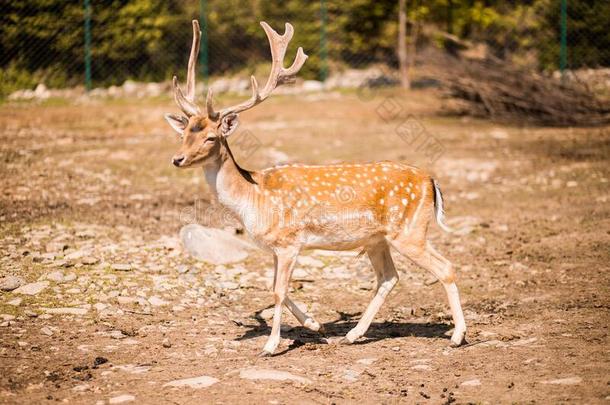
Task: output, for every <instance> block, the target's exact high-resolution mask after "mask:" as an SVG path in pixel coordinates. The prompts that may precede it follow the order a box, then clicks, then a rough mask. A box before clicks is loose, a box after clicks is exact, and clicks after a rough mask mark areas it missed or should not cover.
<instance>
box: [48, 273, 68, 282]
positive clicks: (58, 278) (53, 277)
mask: <svg viewBox="0 0 610 405" xmlns="http://www.w3.org/2000/svg"><path fill="white" fill-rule="evenodd" d="M45 278H46V279H47V280H50V281H53V282H56V283H62V282H63V281H64V273H63V272H62V271H59V270H57V271H53V272H51V273H49V274H47V275H46V277H45Z"/></svg>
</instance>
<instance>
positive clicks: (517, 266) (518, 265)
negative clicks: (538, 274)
mask: <svg viewBox="0 0 610 405" xmlns="http://www.w3.org/2000/svg"><path fill="white" fill-rule="evenodd" d="M509 270H510V271H520V272H522V271H527V270H528V267H527V266H526V265H524V264H523V263H520V262H515V263H511V265H510V268H509Z"/></svg>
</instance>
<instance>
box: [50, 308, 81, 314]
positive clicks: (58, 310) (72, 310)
mask: <svg viewBox="0 0 610 405" xmlns="http://www.w3.org/2000/svg"><path fill="white" fill-rule="evenodd" d="M42 310H43V311H44V312H45V313H47V314H54V315H86V314H87V309H85V308H43V309H42Z"/></svg>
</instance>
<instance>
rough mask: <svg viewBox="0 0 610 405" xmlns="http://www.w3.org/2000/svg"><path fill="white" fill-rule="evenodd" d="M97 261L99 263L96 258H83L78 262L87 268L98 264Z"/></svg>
mask: <svg viewBox="0 0 610 405" xmlns="http://www.w3.org/2000/svg"><path fill="white" fill-rule="evenodd" d="M99 261H100V259H98V258H97V257H93V256H85V257H83V258H82V259H81V260H80V262H81V263H82V264H86V265H88V266H91V265H94V264H98V263H99Z"/></svg>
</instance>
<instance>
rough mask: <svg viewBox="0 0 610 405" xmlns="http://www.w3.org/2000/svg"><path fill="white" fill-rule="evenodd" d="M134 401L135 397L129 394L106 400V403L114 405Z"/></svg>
mask: <svg viewBox="0 0 610 405" xmlns="http://www.w3.org/2000/svg"><path fill="white" fill-rule="evenodd" d="M135 399H136V397H134V396H133V395H130V394H123V395H119V396H118V397H112V398H110V399H109V400H108V403H109V404H110V405H114V404H122V403H124V402H131V401H134V400H135Z"/></svg>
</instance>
